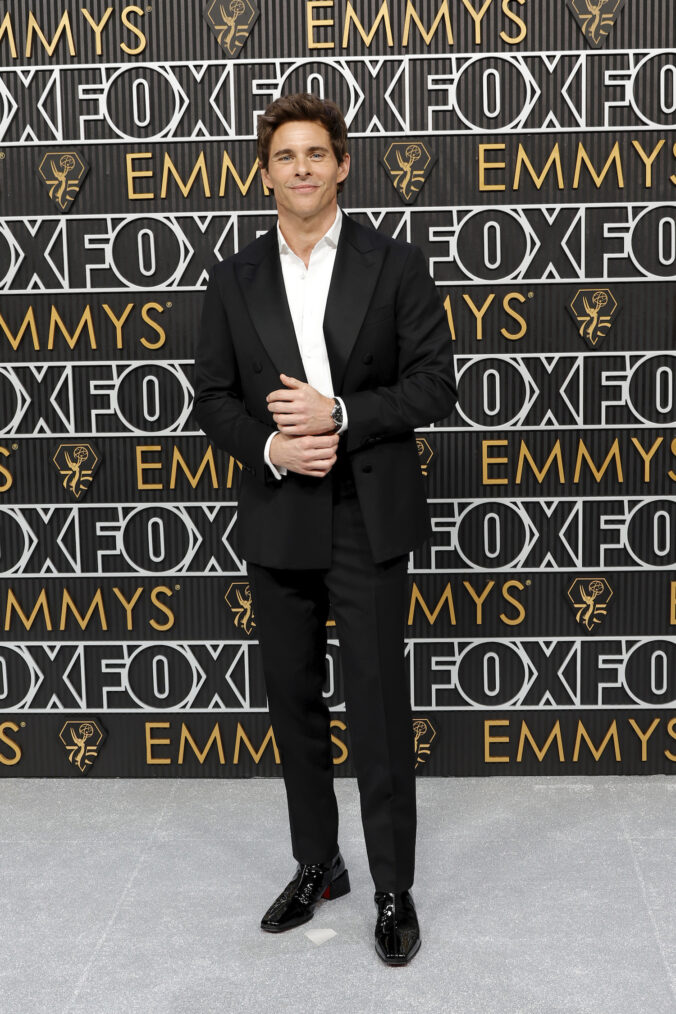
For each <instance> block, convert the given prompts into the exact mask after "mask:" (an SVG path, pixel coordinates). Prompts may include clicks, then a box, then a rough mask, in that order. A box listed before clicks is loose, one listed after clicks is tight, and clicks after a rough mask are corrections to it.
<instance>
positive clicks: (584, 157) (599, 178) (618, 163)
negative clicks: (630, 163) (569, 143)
mask: <svg viewBox="0 0 676 1014" xmlns="http://www.w3.org/2000/svg"><path fill="white" fill-rule="evenodd" d="M582 163H584V164H585V165H586V167H587V169H588V171H589V175H590V176H591V178H592V179H593V180H594V183H595V185H596V189H597V190H598V188H599V187H600V186H601V184H602V183H603V181H604V179H605V178H606V175H607V173H608V172H610V167H611V165H613V164H614V165H615V172H616V173H617V185H618V187H619V189H620V190H623V189H624V174H623V172H622V159H621V158H620V142H619V141H616V142H615V144H614V145H613V147H612V149H611V152H610V155H609V156H608V161H607V162H606V164H605V165H604V167H603V169H602V170H601V172H600V173H597V172H596V169H595V167H594V165H593V163H592V161H591V159H590V158H589V155H588V154H587V150H586V148H585V146H584V144H583V143H582V141H579V142H578V145H577V159H576V161H575V176H574V178H573V190H577V189H578V187H579V186H580V175H581V173H582Z"/></svg>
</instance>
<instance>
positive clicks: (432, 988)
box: [0, 777, 676, 1014]
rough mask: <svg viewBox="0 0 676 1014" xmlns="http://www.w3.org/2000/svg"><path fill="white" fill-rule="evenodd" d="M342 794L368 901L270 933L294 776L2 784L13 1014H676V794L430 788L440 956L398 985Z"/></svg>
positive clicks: (7, 978) (515, 785) (525, 783)
mask: <svg viewBox="0 0 676 1014" xmlns="http://www.w3.org/2000/svg"><path fill="white" fill-rule="evenodd" d="M337 792H338V799H339V804H340V813H341V828H342V831H341V836H340V840H341V848H342V850H343V854H344V856H345V858H346V861H347V865H348V867H349V870H350V879H351V882H352V893H351V894H349V895H348V896H347V897H345V898H341V899H339V900H336V901H333V902H323V903H322V904H321V905H320V906H319V908H318V909H317V912H316V914H315V917H314V919H313V920H312V922H310V923H309V924H307V925H306V926H303V927H299V928H298V929H296V930H293V931H291V932H289V933H286V934H283V935H280V936H273V935H269V934H265V933H262V932H261V931H260V929H259V926H258V923H259V919H260V917H261V915H262V914H263V912H264V911H265V909H266V908H267V906H268V905H269V903H270V902H271V901H272V900H273V898H274V897H275V895H276V894H277V893H278V892H279V891H280V890H281V889H282V887H283V886H284V884H285V883H286V881H287V880H288V879H290V877H291V875H292V873H293V869H294V863H293V861H292V859H291V857H290V852H289V844H288V832H287V826H286V804H285V799H284V794H283V787H282V784H281V782H280V781H279V780H277V779H274V780H265V781H264V780H251V781H208V782H207V781H201V782H200V781H181V782H176V781H174V782H170V781H165V782H163V781H150V780H143V781H95V780H93V779H90V780H88V781H75V780H72V781H71V780H68V781H66V780H36V781H20V780H16V781H15V780H7V781H4V782H3V784H2V786H1V787H0V794H1V797H0V798H1V799H2V832H1V837H0V863H1V866H0V869H1V871H2V913H3V917H2V931H1V933H0V940H1V944H0V956H1V961H0V1010H1V1011H2V1012H3V1014H37V1012H45V1014H47V1012H49V1014H127V1012H130V1014H131V1012H139V1014H170V1012H171V1014H193V1012H194V1014H215V1012H223V1014H230V1012H236V1011H242V1012H252V1014H253V1012H256V1014H268V1012H277V1011H280V1012H286V1011H293V1012H296V1014H323V1012H327V1014H328V1012H334V1011H340V1012H344V1014H367V1012H373V1014H382V1012H406V1014H408V1012H414V1011H416V1012H427V1014H433V1012H434V1014H436V1012H444V1014H475V1012H476V1014H559V1012H560V1014H577V1012H580V1014H582V1012H584V1014H611V1012H612V1014H673V1012H674V1011H676V906H675V905H674V890H673V888H674V869H675V866H676V812H675V807H674V803H676V780H673V781H670V780H668V779H666V778H663V777H655V778H622V779H620V778H617V779H611V778H561V779H555V778H551V779H546V778H528V779H526V778H515V779H507V778H493V779H486V780H479V779H464V780H452V779H424V780H420V782H419V793H418V799H419V807H418V810H419V839H418V877H417V881H416V885H415V887H414V892H413V893H414V897H415V900H416V903H417V907H418V913H419V916H420V920H421V928H422V934H423V946H422V949H421V951H420V953H419V954H418V956H417V957H416V958H415V959H414V961H413V962H412V964H411V965H410V966H408V967H407V968H394V969H390V968H387V967H386V966H384V965H383V964H381V962H380V961H379V959H378V958H377V956H376V954H375V952H374V950H373V941H372V938H373V926H374V914H375V907H374V905H373V900H372V892H373V887H372V883H371V880H370V877H369V873H368V868H367V865H366V855H365V851H364V844H363V840H362V834H361V824H360V821H359V806H358V797H357V790H356V785H355V783H354V782H353V781H352V780H339V781H337ZM316 930H330V931H332V935H330V937H329V939H325V940H324V942H322V943H318V942H316V941H313V940H312V939H311V938H309V937H308V936H307V935H306V931H308V932H311V935H314V933H313V931H316ZM323 936H324V937H326V936H329V934H327V933H325V934H323Z"/></svg>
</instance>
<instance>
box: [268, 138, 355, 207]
mask: <svg viewBox="0 0 676 1014" xmlns="http://www.w3.org/2000/svg"><path fill="white" fill-rule="evenodd" d="M349 169H350V156H349V155H346V156H345V158H344V159H343V161H342V162H341V163H340V165H339V164H338V162H337V161H336V156H335V155H334V153H333V148H332V147H331V140H330V138H329V133H328V131H327V130H326V128H325V127H323V126H322V125H321V123H315V122H313V121H308V120H293V121H291V122H289V123H283V124H282V125H281V127H278V128H277V130H276V131H275V132H274V134H273V135H272V138H271V140H270V158H269V161H268V168H267V169H264V168H263V167H261V176H262V178H263V182H264V183H265V185H266V187H270V188H271V189H273V190H274V192H275V200H276V201H277V208H278V210H283V211H284V212H286V213H287V214H289V215H292V216H294V217H296V218H299V219H303V220H307V219H311V218H314V217H315V216H321V214H322V212H324V211H325V210H327V209H328V208H330V207H332V206H333V205H335V202H336V194H337V187H338V184H339V183H340V182H341V181H342V180H344V179H345V178H346V176H347V174H348V172H349Z"/></svg>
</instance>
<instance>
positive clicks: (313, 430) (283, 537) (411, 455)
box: [194, 95, 456, 964]
mask: <svg viewBox="0 0 676 1014" xmlns="http://www.w3.org/2000/svg"><path fill="white" fill-rule="evenodd" d="M258 156H259V162H260V167H261V175H262V178H263V181H264V183H265V185H266V186H267V187H269V188H270V189H271V190H272V191H273V192H274V196H275V200H276V204H277V211H278V224H277V226H275V227H274V228H273V229H271V230H270V232H268V233H267V234H265V235H264V236H262V237H260V238H259V239H257V240H255V241H254V242H253V243H251V244H250V245H249V246H248V247H247V248H246V249H245V250H243V251H241V252H240V253H238V254H236V255H235V256H233V257H230V258H229V259H228V260H226V261H224V262H223V263H220V264H218V265H216V267H215V268H214V269H213V271H212V274H211V277H210V280H209V285H208V288H207V292H206V296H205V301H204V309H203V314H202V324H201V333H200V338H199V344H198V351H197V357H196V383H195V409H194V410H195V416H196V418H197V420H198V421H199V423H200V425H201V426H202V428H203V429H204V432H205V433H206V434H207V435H208V436H209V437H210V438H211V439H212V440H213V442H214V443H215V444H216V445H217V446H218V447H220V448H222V449H224V450H226V451H228V452H229V453H231V454H233V455H234V456H235V457H236V458H237V459H238V460H239V461H240V462H241V463H242V468H243V472H242V484H241V492H240V498H239V514H238V535H239V545H240V550H241V552H242V555H243V556H244V558H245V559H246V560H247V561H248V569H249V578H250V583H251V590H252V596H253V603H254V612H255V617H256V627H257V632H258V635H259V640H260V647H261V652H262V659H263V668H264V672H265V680H266V688H267V694H268V703H269V708H270V717H271V721H272V726H273V730H274V734H275V739H276V742H277V745H278V748H279V752H280V757H281V762H282V771H283V775H284V781H285V786H286V792H287V801H288V807H289V819H290V827H291V843H292V850H293V855H294V857H295V859H296V860H297V862H298V868H297V870H296V874H295V876H294V878H293V879H292V880H291V882H290V883H289V884H288V885H287V887H286V888H285V890H284V891H283V892H282V894H281V895H280V896H279V898H277V900H276V901H275V902H274V903H273V905H272V906H271V907H270V909H269V910H268V912H266V914H265V915H264V916H263V920H262V923H261V925H262V928H263V929H264V930H267V931H269V932H281V931H284V930H287V929H290V928H292V927H293V926H298V925H301V924H302V923H304V922H307V921H308V920H309V919H310V918H312V915H313V913H314V909H315V907H316V905H317V903H318V901H319V899H320V898H336V897H340V896H341V895H343V894H346V893H347V892H348V891H349V890H350V884H349V879H348V873H347V869H346V868H345V863H344V861H343V859H342V856H341V854H340V851H339V848H338V812H337V806H336V798H335V794H334V790H333V763H332V756H331V743H330V734H329V721H330V719H329V712H328V709H327V707H326V704H325V702H324V700H323V697H322V688H323V685H324V681H325V675H326V669H325V666H326V662H325V655H326V620H327V614H328V609H329V600H330V602H331V605H332V607H333V613H334V617H335V622H336V627H337V631H338V636H339V639H340V650H341V659H342V668H343V672H344V680H345V704H346V713H347V724H348V730H349V736H350V751H351V756H352V759H353V762H354V766H355V770H356V773H357V779H358V784H359V792H360V798H361V812H362V821H363V826H364V835H365V840H366V847H367V853H368V858H369V866H370V870H371V874H372V876H373V880H374V883H375V888H376V893H375V901H376V905H377V909H378V915H377V922H376V931H375V933H376V950H377V952H378V954H379V955H380V957H381V958H382V959H383V960H384V961H386V962H387V963H388V964H406V963H407V962H408V961H409V960H410V959H411V958H412V957H413V955H414V954H415V953H416V952H417V950H418V948H419V947H420V932H419V928H418V921H417V917H416V911H415V907H414V904H413V899H412V897H411V894H410V890H409V889H410V887H411V885H412V883H413V871H414V854H415V829H416V809H415V774H414V749H413V730H412V720H411V709H410V688H409V683H408V679H407V677H406V672H405V665H404V654H403V639H404V632H405V615H406V612H405V607H406V587H407V581H406V572H407V556H408V553H409V552H410V550H411V549H413V548H414V547H415V546H417V545H419V544H420V543H421V542H422V541H423V540H424V539H425V538H426V537H427V536H428V534H429V527H430V526H429V515H428V511H427V502H426V499H425V491H424V486H423V480H422V477H421V473H420V467H419V463H418V455H417V450H416V442H415V438H414V434H413V430H414V428H415V427H416V426H421V425H425V424H428V423H429V422H430V421H432V420H437V419H441V418H444V417H445V416H447V415H448V414H449V413H450V412H451V410H452V408H453V405H454V402H455V397H456V390H455V383H454V375H453V368H452V360H451V356H450V344H449V334H448V326H447V323H446V316H445V313H444V310H443V307H442V305H441V301H440V299H439V297H438V295H437V292H436V288H435V286H434V283H433V282H432V280H431V278H430V276H429V273H428V271H427V267H426V264H425V261H424V258H423V256H422V254H421V252H420V251H419V250H418V249H417V248H416V247H413V246H410V245H409V244H407V243H401V242H396V241H394V240H391V239H389V238H387V237H385V236H382V235H380V234H379V233H377V232H375V231H373V230H371V229H366V228H364V227H362V226H360V225H357V224H356V223H355V222H353V221H352V220H351V219H350V218H348V217H347V216H346V215H344V214H342V212H341V211H340V209H339V208H338V204H337V194H338V191H339V190H340V189H341V188H342V185H343V183H344V182H345V180H346V179H347V176H348V173H349V170H350V156H349V154H348V153H347V130H346V127H345V122H344V120H343V117H342V114H341V112H340V110H339V109H338V107H337V106H335V105H334V104H333V103H332V102H328V101H325V100H321V99H318V98H315V97H314V96H312V95H291V96H286V97H282V98H280V99H278V100H277V101H275V102H273V103H272V104H271V105H270V106H269V107H268V109H267V110H266V112H265V114H264V115H263V116H262V117H261V118H260V120H259V124H258Z"/></svg>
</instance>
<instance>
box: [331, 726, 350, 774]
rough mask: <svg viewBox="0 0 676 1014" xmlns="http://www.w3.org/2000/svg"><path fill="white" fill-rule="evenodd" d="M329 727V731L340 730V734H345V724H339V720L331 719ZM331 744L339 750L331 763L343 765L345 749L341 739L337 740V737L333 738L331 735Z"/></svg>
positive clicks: (345, 757) (345, 754) (345, 755)
mask: <svg viewBox="0 0 676 1014" xmlns="http://www.w3.org/2000/svg"><path fill="white" fill-rule="evenodd" d="M329 727H330V728H331V729H340V730H341V731H342V732H345V730H346V729H347V726H346V725H345V722H341V721H340V719H339V718H332V719H331V723H330V726H329ZM331 742H332V743H333V744H334V745H335V746H337V747H338V749H339V750H340V753H339V754H338V756H337V757H334V758H333V763H334V764H344V763H345V761H346V760H347V747H346V745H345V743H343V741H342V739H338V737H337V736H334V735H333V733H331Z"/></svg>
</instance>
